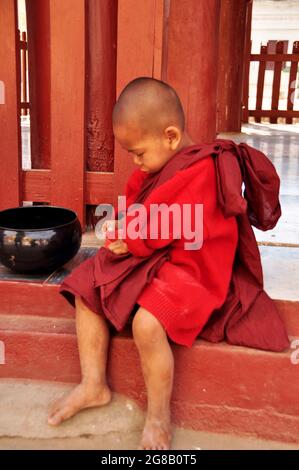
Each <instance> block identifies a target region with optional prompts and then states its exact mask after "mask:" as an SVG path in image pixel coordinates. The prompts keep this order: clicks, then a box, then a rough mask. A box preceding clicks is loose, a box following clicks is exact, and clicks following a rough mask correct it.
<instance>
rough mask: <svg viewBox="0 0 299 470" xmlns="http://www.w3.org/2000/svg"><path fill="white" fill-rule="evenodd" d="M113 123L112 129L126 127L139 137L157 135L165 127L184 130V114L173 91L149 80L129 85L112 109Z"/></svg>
mask: <svg viewBox="0 0 299 470" xmlns="http://www.w3.org/2000/svg"><path fill="white" fill-rule="evenodd" d="M112 120H113V126H114V127H118V126H129V127H131V128H135V129H140V132H141V133H142V134H160V133H162V132H163V131H164V129H165V128H167V127H168V126H176V127H178V128H179V129H180V130H181V131H182V132H183V131H184V129H185V116H184V110H183V107H182V104H181V102H180V99H179V97H178V95H177V93H176V92H175V90H174V89H173V88H172V87H171V86H169V85H168V84H167V83H165V82H162V81H161V80H157V79H155V78H150V77H139V78H136V79H135V80H132V81H131V82H130V83H128V85H127V86H126V87H125V88H124V89H123V90H122V92H121V94H120V95H119V97H118V100H117V102H116V104H115V106H114V109H113V114H112Z"/></svg>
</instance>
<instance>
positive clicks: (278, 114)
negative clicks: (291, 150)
mask: <svg viewBox="0 0 299 470" xmlns="http://www.w3.org/2000/svg"><path fill="white" fill-rule="evenodd" d="M275 43H276V44H273V41H269V42H268V44H267V46H261V50H260V53H259V54H250V56H249V64H247V65H246V64H245V70H246V72H245V79H244V86H243V115H242V120H243V122H248V120H249V116H253V117H254V120H255V122H261V118H270V123H272V124H275V123H277V120H278V118H284V119H285V122H286V124H292V123H293V120H294V119H295V118H299V110H296V109H294V104H295V99H296V83H297V74H298V62H299V41H295V42H294V44H293V48H292V53H291V54H288V53H287V52H286V46H287V44H286V41H275ZM254 62H258V63H259V65H258V71H257V77H256V81H255V83H254V86H255V87H256V94H255V103H253V102H252V97H250V96H249V91H250V90H252V86H251V84H250V76H251V73H252V71H253V70H252V69H253V63H254ZM286 63H289V64H290V65H289V66H286ZM271 70H272V71H271ZM267 71H271V72H269V73H267ZM283 71H284V72H285V73H287V74H288V78H287V90H286V92H285V99H282V98H281V96H282V94H283V92H284V90H283V85H285V83H282V72H283ZM266 78H267V81H268V80H270V81H271V82H272V83H270V94H271V96H269V97H267V96H266V94H265V89H266V87H265V85H266ZM284 82H285V81H284ZM267 100H268V106H267V105H266V107H265V105H264V103H265V101H267ZM249 103H250V104H249ZM267 108H270V109H267Z"/></svg>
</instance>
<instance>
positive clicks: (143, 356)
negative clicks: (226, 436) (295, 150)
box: [48, 77, 238, 450]
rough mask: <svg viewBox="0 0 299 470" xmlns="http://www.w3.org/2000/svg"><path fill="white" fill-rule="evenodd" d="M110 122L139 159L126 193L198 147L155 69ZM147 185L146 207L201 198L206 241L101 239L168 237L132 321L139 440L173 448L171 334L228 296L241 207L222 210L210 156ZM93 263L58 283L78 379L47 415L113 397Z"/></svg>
mask: <svg viewBox="0 0 299 470" xmlns="http://www.w3.org/2000/svg"><path fill="white" fill-rule="evenodd" d="M113 130H114V134H115V137H116V139H117V141H118V142H119V144H120V145H121V146H122V148H123V149H125V150H126V151H128V153H129V155H132V156H133V159H134V163H135V164H136V165H137V166H138V168H137V169H136V170H135V171H134V172H133V174H132V175H131V177H130V179H129V181H128V183H127V189H126V195H127V199H128V203H132V202H134V201H135V200H138V198H139V200H142V198H141V199H140V197H141V196H140V194H141V193H142V191H143V189H144V185H145V184H146V183H147V182H148V181H149V180H150V178H151V177H153V176H155V175H160V172H161V175H163V170H164V169H165V168H167V166H169V165H170V164H172V162H175V159H177V158H185V160H186V161H187V160H188V159H189V158H190V159H191V157H192V156H193V154H194V153H196V151H197V146H196V144H195V143H194V142H193V141H192V139H191V138H190V137H189V135H188V134H187V133H186V131H185V117H184V111H183V108H182V105H181V103H180V100H179V98H178V96H177V94H176V92H175V91H174V90H173V89H172V88H171V87H170V86H169V85H167V84H165V83H164V82H161V81H159V80H155V79H152V78H147V77H140V78H138V79H135V80H133V81H132V82H130V83H129V84H128V85H127V86H126V88H125V89H124V90H123V91H122V93H121V95H120V96H119V98H118V100H117V103H116V105H115V107H114V111H113ZM148 193H150V194H149V195H148ZM148 193H147V197H146V198H145V200H144V205H145V206H146V207H147V208H148V207H149V205H150V203H163V202H164V203H166V204H172V203H177V204H179V206H180V207H182V205H183V204H189V205H191V207H194V205H195V203H198V204H203V208H204V215H203V217H204V222H203V244H202V246H201V247H200V248H198V249H195V250H194V249H193V250H187V249H186V246H185V243H186V242H190V239H187V238H186V237H185V236H183V235H182V237H181V238H175V239H174V238H173V236H172V235H170V236H169V238H168V239H165V238H164V237H161V236H160V237H158V238H155V239H151V238H150V237H149V238H140V237H139V238H138V239H130V238H129V237H128V236H127V237H126V238H125V239H121V238H120V239H118V240H116V241H112V242H110V244H109V245H108V244H107V245H106V247H102V248H101V249H100V250H110V251H111V252H113V253H114V254H115V255H119V256H121V255H124V254H126V253H131V254H132V255H134V256H135V257H138V258H140V257H149V258H150V257H151V256H154V255H155V254H156V253H157V252H159V250H161V249H164V248H165V247H168V249H169V259H167V260H166V261H164V263H162V265H161V266H160V268H159V269H158V270H157V272H156V273H155V276H154V277H153V278H152V279H151V282H149V283H148V284H147V285H146V287H145V288H144V289H143V291H142V292H141V293H140V295H139V296H138V298H137V299H136V303H137V307H138V310H137V311H136V313H135V316H134V318H133V324H132V330H133V337H134V341H135V343H136V346H137V349H138V352H139V355H140V360H141V366H142V371H143V374H144V379H145V384H146V388H147V398H148V409H147V417H146V422H145V426H144V430H143V433H142V437H141V442H140V449H153V450H158V449H160V450H164V449H170V447H171V438H172V432H171V410H170V401H171V395H172V388H173V376H174V358H173V354H172V348H171V345H170V343H169V341H170V340H171V341H172V342H175V343H177V344H181V345H183V346H187V347H191V346H192V344H193V342H194V340H195V339H196V337H197V336H198V334H199V333H200V331H201V329H202V328H203V326H204V324H205V323H206V322H207V320H208V318H209V316H210V315H211V313H212V311H213V310H214V309H215V308H217V307H220V306H221V305H222V303H223V302H224V300H225V297H226V295H227V291H228V286H229V281H230V277H231V272H232V265H233V260H234V254H235V249H236V245H237V238H238V232H237V224H236V220H235V217H229V218H227V219H225V218H224V217H223V215H222V213H221V211H220V209H219V208H218V207H217V196H216V181H215V169H214V164H213V160H212V158H211V157H209V158H205V159H203V160H200V161H198V162H197V163H194V164H193V165H191V166H189V167H188V166H186V167H185V169H183V170H181V171H175V172H174V174H173V176H172V177H171V178H170V179H168V180H167V178H166V179H165V181H162V182H161V181H160V185H159V186H158V187H156V188H153V190H152V191H151V192H150V191H148ZM100 250H99V251H100ZM94 263H95V260H94V259H89V260H87V262H84V263H82V265H80V266H79V267H78V268H76V270H74V271H76V272H75V273H74V276H73V277H71V275H70V276H69V280H68V279H67V278H66V280H65V282H64V284H63V286H62V290H61V291H62V293H64V294H65V295H66V293H67V295H68V296H69V295H71V296H73V298H74V301H73V304H74V305H75V306H76V326H77V336H78V346H79V353H80V363H81V370H82V380H81V383H80V384H79V385H78V386H77V387H75V388H74V389H73V391H72V392H71V393H70V394H69V395H68V396H66V397H63V398H62V399H60V400H59V401H58V402H56V403H55V404H54V405H53V406H52V409H51V411H50V414H49V418H48V422H49V424H51V425H58V424H60V423H61V422H62V421H64V420H66V419H68V418H70V417H71V416H73V415H74V414H75V413H77V412H78V411H80V410H81V409H83V408H89V407H94V406H103V405H107V403H109V402H110V400H111V390H110V388H109V385H108V384H107V379H106V363H107V351H108V344H109V320H108V319H107V317H106V316H105V315H104V314H103V310H102V309H101V306H100V304H99V302H98V298H97V297H96V295H97V294H96V293H95V288H94V286H95V279H94V276H95V274H94V272H95V264H94ZM83 265H84V266H83ZM83 268H84V276H83ZM76 276H77V277H76ZM78 276H79V277H78ZM80 276H81V277H80ZM68 298H69V297H68ZM124 300H125V299H124ZM199 380H200V378H199Z"/></svg>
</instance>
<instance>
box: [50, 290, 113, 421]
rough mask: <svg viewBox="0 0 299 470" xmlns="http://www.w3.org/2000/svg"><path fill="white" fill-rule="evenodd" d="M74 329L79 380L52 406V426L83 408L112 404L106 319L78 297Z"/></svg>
mask: <svg viewBox="0 0 299 470" xmlns="http://www.w3.org/2000/svg"><path fill="white" fill-rule="evenodd" d="M76 329H77V339H78V347H79V355H80V364H81V375H82V379H81V383H80V384H79V385H77V386H76V387H75V388H74V389H73V390H72V391H71V392H70V393H69V394H67V395H66V396H65V397H62V398H61V399H59V400H58V401H57V402H55V403H54V404H53V405H52V406H51V409H50V413H49V417H48V423H49V424H51V425H53V426H55V425H58V424H60V423H61V422H62V421H64V420H66V419H68V418H70V417H71V416H73V415H74V414H76V413H77V412H78V411H80V410H82V409H83V408H90V407H94V406H103V405H106V404H107V403H109V402H110V400H111V391H110V389H109V387H108V385H107V381H106V364H107V353H108V346H109V337H110V335H109V329H108V325H107V323H106V320H105V318H104V317H103V316H101V315H97V314H96V313H94V312H92V311H91V310H89V309H88V308H87V306H86V305H85V304H84V302H82V299H81V298H80V297H76Z"/></svg>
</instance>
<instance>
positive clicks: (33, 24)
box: [26, 0, 51, 169]
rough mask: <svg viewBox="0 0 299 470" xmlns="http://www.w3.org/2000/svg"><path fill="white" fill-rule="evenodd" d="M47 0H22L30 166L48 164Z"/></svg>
mask: <svg viewBox="0 0 299 470" xmlns="http://www.w3.org/2000/svg"><path fill="white" fill-rule="evenodd" d="M49 2H50V0H26V14H27V30H28V59H29V96H30V145H31V164H32V168H36V169H39V168H43V169H47V168H50V165H51V153H50V140H51V128H50V115H51V82H50V5H49Z"/></svg>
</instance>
